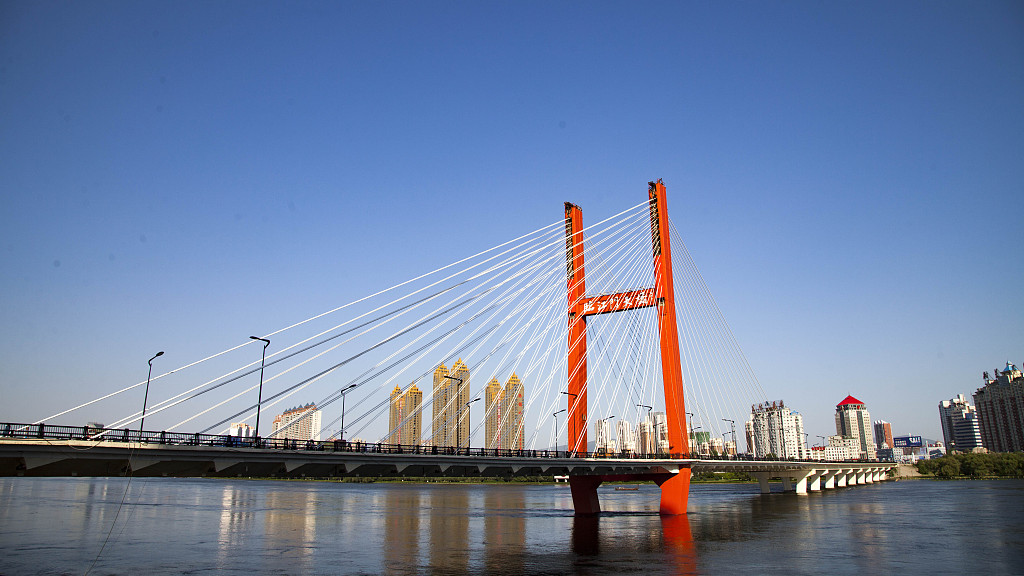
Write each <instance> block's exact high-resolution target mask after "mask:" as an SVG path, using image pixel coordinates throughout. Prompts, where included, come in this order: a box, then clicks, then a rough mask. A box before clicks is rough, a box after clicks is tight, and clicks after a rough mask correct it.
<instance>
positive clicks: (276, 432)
mask: <svg viewBox="0 0 1024 576" xmlns="http://www.w3.org/2000/svg"><path fill="white" fill-rule="evenodd" d="M320 418H321V414H320V410H319V409H318V408H317V407H316V404H306V405H305V406H296V407H295V408H289V409H288V410H285V411H284V412H282V413H280V414H278V415H277V416H276V417H274V428H273V431H272V432H271V433H270V437H272V438H287V439H289V440H316V441H319V440H320Z"/></svg>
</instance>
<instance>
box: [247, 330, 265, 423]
mask: <svg viewBox="0 0 1024 576" xmlns="http://www.w3.org/2000/svg"><path fill="white" fill-rule="evenodd" d="M249 338H250V339H251V340H259V341H260V342H263V360H261V361H260V394H259V396H257V397H256V437H257V438H259V437H260V406H261V405H262V404H263V367H264V366H265V365H266V363H267V346H270V340H268V339H266V338H260V337H259V336H249Z"/></svg>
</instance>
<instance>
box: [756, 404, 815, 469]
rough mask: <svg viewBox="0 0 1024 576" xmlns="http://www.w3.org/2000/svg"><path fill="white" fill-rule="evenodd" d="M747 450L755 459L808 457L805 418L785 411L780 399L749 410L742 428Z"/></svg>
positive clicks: (757, 405)
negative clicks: (769, 456)
mask: <svg viewBox="0 0 1024 576" xmlns="http://www.w3.org/2000/svg"><path fill="white" fill-rule="evenodd" d="M745 430H746V433H747V449H748V451H749V452H750V453H752V454H753V455H754V456H755V457H757V458H764V457H765V456H768V455H769V454H771V455H774V456H775V457H777V458H796V459H804V458H807V438H806V437H805V436H804V419H803V417H802V416H800V413H798V412H792V411H790V409H789V408H786V406H785V405H784V403H783V402H782V400H778V401H775V402H765V403H763V404H756V405H754V406H751V407H750V419H749V420H747V422H746V425H745Z"/></svg>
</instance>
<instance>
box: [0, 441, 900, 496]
mask: <svg viewBox="0 0 1024 576" xmlns="http://www.w3.org/2000/svg"><path fill="white" fill-rule="evenodd" d="M54 428H56V427H54ZM78 430H81V429H78ZM133 433H134V434H138V431H133ZM44 435H45V434H44ZM183 436H184V435H183ZM187 436H190V437H192V438H193V439H197V440H199V442H187V443H180V444H178V443H161V441H160V440H161V438H160V436H159V433H154V434H153V435H152V436H151V437H149V438H147V441H139V439H138V438H131V439H129V441H118V440H116V439H54V438H10V437H8V438H0V476H125V475H129V474H130V475H132V476H150V477H152V476H169V477H204V476H210V477H253V476H255V477H282V478H341V477H360V476H363V477H377V476H411V477H422V476H438V477H498V478H502V477H504V478H511V477H513V476H567V477H569V480H570V487H571V489H572V492H573V505H574V507H575V510H576V513H577V514H590V513H597V512H600V509H601V508H600V502H599V501H598V500H597V490H596V488H597V487H598V486H599V485H600V484H601V483H603V482H610V481H629V482H644V481H650V482H654V483H656V484H658V485H659V486H660V485H661V484H662V483H664V482H666V481H669V480H671V479H672V478H674V477H676V476H677V475H679V474H681V473H682V474H685V475H687V476H689V474H690V473H691V472H696V473H702V472H745V473H748V474H751V475H752V476H754V477H755V478H757V479H758V481H759V483H760V488H761V491H762V493H768V492H770V491H771V489H770V488H771V486H770V484H769V480H770V479H772V478H779V479H781V482H782V486H783V490H784V491H791V492H796V493H797V494H806V493H807V492H809V491H810V492H814V491H819V490H828V489H832V488H841V487H845V486H853V485H858V484H868V483H872V482H877V481H881V480H885V479H887V477H888V474H889V473H890V472H891V471H892V469H893V467H894V466H895V465H894V464H889V463H882V462H803V461H786V460H782V461H759V460H713V459H712V460H709V459H694V458H679V457H675V458H673V457H669V455H604V454H595V453H586V454H581V453H577V454H576V455H572V454H570V453H568V452H564V451H552V450H518V451H506V450H486V449H482V448H462V449H449V448H438V449H436V450H435V449H434V448H432V447H428V446H401V445H389V444H367V443H351V442H316V443H303V442H292V443H287V442H284V441H278V442H276V443H268V444H264V447H255V446H252V445H249V446H246V445H238V444H237V440H229V439H230V438H231V437H230V436H228V437H225V436H217V437H206V436H202V437H200V436H198V435H187ZM210 438H217V439H218V441H217V442H214V441H212V440H210ZM167 440H168V439H167V438H166V436H165V438H164V441H165V442H166V441H167Z"/></svg>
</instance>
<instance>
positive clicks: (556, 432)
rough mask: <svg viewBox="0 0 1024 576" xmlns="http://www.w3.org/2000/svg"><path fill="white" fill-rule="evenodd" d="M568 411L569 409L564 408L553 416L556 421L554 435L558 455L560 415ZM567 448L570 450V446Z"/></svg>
mask: <svg viewBox="0 0 1024 576" xmlns="http://www.w3.org/2000/svg"><path fill="white" fill-rule="evenodd" d="M566 411H568V408H562V409H561V410H559V411H558V412H555V413H554V414H552V415H551V417H552V418H554V419H555V429H554V433H555V452H556V453H557V452H558V415H559V414H561V413H562V412H566ZM566 448H568V446H566Z"/></svg>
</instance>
